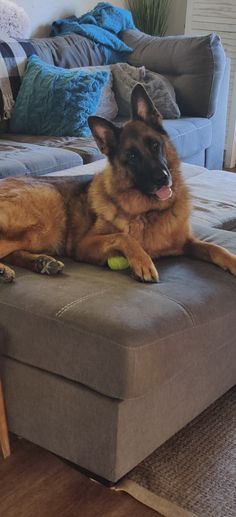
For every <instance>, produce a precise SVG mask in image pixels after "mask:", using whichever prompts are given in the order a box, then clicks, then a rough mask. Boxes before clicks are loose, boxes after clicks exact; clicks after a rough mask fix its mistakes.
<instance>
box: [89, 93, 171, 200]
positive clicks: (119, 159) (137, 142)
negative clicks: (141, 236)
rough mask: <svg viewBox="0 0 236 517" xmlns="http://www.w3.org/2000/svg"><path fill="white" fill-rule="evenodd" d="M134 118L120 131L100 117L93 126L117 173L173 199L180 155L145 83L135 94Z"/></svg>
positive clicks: (146, 192)
mask: <svg viewBox="0 0 236 517" xmlns="http://www.w3.org/2000/svg"><path fill="white" fill-rule="evenodd" d="M131 115H132V119H131V120H130V121H129V122H127V124H126V125H125V126H124V127H122V128H120V127H117V126H115V125H114V124H112V123H111V122H109V121H107V120H105V119H103V118H101V117H97V116H91V117H89V119H88V123H89V127H90V129H91V131H92V134H93V136H94V138H95V140H96V142H97V144H98V147H99V149H100V150H101V151H102V153H103V154H105V155H106V156H107V157H108V159H109V161H110V163H111V164H112V167H113V170H114V171H122V175H123V177H124V174H125V177H126V180H127V181H126V184H127V182H128V185H129V186H130V187H132V186H133V187H134V188H136V189H137V190H138V191H140V192H141V193H142V194H144V195H146V196H150V197H151V198H152V199H153V198H155V199H156V200H167V199H169V198H170V197H171V196H172V180H173V178H172V174H171V172H170V169H171V161H173V159H177V156H176V154H175V152H174V150H173V148H172V146H171V145H170V142H169V138H168V135H167V133H166V131H165V130H164V128H163V125H162V117H161V115H160V113H159V112H158V111H157V110H156V108H155V107H154V105H153V103H152V101H151V99H150V97H149V96H148V94H147V92H146V90H145V89H144V88H143V86H142V85H141V84H137V85H136V86H135V87H134V89H133V91H132V95H131Z"/></svg>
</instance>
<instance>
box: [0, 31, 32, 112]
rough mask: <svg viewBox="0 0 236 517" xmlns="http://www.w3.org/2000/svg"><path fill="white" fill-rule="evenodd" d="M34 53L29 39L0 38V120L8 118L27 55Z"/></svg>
mask: <svg viewBox="0 0 236 517" xmlns="http://www.w3.org/2000/svg"><path fill="white" fill-rule="evenodd" d="M34 53H35V49H34V46H33V44H32V43H31V41H22V42H19V41H17V40H15V39H13V38H12V39H11V38H9V39H7V40H6V41H3V40H0V120H6V119H9V118H10V116H11V112H12V108H13V106H14V102H15V100H16V97H17V94H18V91H19V88H20V85H21V79H22V76H23V74H24V70H25V64H26V61H27V57H29V56H31V55H32V54H34Z"/></svg>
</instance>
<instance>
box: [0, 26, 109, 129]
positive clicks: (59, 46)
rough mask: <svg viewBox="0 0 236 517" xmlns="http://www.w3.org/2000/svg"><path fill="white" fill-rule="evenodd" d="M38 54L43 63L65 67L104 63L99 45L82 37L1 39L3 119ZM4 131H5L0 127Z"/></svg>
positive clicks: (0, 102)
mask: <svg viewBox="0 0 236 517" xmlns="http://www.w3.org/2000/svg"><path fill="white" fill-rule="evenodd" d="M32 54H36V55H38V56H39V57H40V58H41V59H42V60H43V61H46V62H47V63H50V64H52V65H56V66H61V67H63V68H73V67H80V66H92V65H102V64H104V60H105V59H104V53H103V51H102V49H101V48H99V46H98V45H97V44H96V43H94V42H93V41H90V40H89V39H87V38H84V37H82V36H79V35H78V34H71V35H66V36H56V37H55V38H31V39H25V40H20V39H18V40H16V39H9V40H7V41H3V40H0V119H1V120H3V119H8V118H9V117H10V113H11V110H12V107H13V101H15V100H16V97H17V94H18V91H19V88H20V85H21V79H22V76H23V74H24V69H25V64H26V61H27V58H28V57H29V56H31V55H32ZM0 132H1V128H0Z"/></svg>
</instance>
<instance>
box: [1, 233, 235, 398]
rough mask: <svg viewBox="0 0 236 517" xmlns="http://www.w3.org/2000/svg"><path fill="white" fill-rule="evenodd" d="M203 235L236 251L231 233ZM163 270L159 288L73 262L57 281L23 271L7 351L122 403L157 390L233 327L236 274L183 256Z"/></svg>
mask: <svg viewBox="0 0 236 517" xmlns="http://www.w3.org/2000/svg"><path fill="white" fill-rule="evenodd" d="M196 234H197V235H198V236H200V237H203V238H205V239H207V240H210V241H214V242H216V243H218V244H223V245H225V246H226V247H227V248H228V249H229V250H231V251H232V252H234V253H236V234H235V233H233V232H232V233H231V232H230V233H229V232H227V231H225V230H212V229H208V228H201V227H200V228H199V227H197V228H196ZM158 269H159V273H160V279H161V281H160V283H158V284H155V285H154V284H152V285H150V284H149V285H148V284H140V283H138V282H136V281H135V280H134V279H132V278H131V277H130V275H129V272H128V271H127V270H126V271H123V272H112V271H110V270H109V269H107V268H105V267H103V268H100V267H96V266H90V265H86V264H76V263H75V262H72V261H70V260H66V268H65V273H64V274H61V275H59V276H57V277H49V278H48V277H47V278H46V277H43V276H40V275H36V274H34V273H32V272H29V271H26V270H23V269H20V268H17V279H16V282H15V283H13V284H11V285H2V286H1V291H0V306H1V311H0V334H1V335H0V337H1V339H0V343H1V344H0V352H1V353H2V354H4V355H6V356H8V357H11V358H13V359H15V360H17V361H20V362H23V363H26V364H29V365H32V366H35V367H37V368H40V369H42V370H46V371H50V372H52V373H54V374H56V375H61V376H63V377H64V378H67V379H71V380H75V381H77V382H79V383H81V384H84V385H86V386H88V387H90V388H92V389H94V390H96V391H98V392H100V393H102V394H104V395H107V396H111V397H115V398H121V399H127V398H131V397H138V396H142V395H144V394H145V393H146V392H148V391H149V390H151V389H153V386H154V385H155V386H156V388H157V389H158V386H160V385H161V384H162V383H165V382H167V381H168V380H169V379H170V378H172V377H173V376H175V375H181V373H182V375H184V372H185V369H186V368H188V367H189V366H190V365H191V364H192V362H194V361H197V360H198V357H199V353H200V354H201V356H202V354H203V355H204V354H205V351H207V354H208V355H209V354H210V353H212V355H213V356H214V354H215V351H216V350H217V349H220V347H222V346H223V345H224V344H226V343H227V341H230V340H232V335H234V334H235V331H236V326H235V325H236V322H235V304H236V289H233V286H235V287H236V278H235V277H233V276H232V275H230V274H229V273H227V272H225V271H223V270H221V269H220V268H218V267H217V266H214V265H211V264H207V263H203V262H201V261H197V260H193V259H187V258H183V257H179V258H176V257H175V258H173V257H172V258H167V259H164V258H163V259H161V260H158ZM229 293H230V296H229ZM206 307H207V310H206ZM13 321H14V325H12V322H13ZM226 374H227V373H226Z"/></svg>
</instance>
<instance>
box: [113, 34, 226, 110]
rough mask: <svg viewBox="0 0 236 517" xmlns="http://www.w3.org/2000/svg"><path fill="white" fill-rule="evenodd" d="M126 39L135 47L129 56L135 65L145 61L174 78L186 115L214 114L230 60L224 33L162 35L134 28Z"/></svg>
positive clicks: (148, 66)
mask: <svg viewBox="0 0 236 517" xmlns="http://www.w3.org/2000/svg"><path fill="white" fill-rule="evenodd" d="M122 39H123V41H124V42H125V43H126V44H127V45H129V46H130V47H132V48H133V49H134V51H133V52H132V54H131V55H130V56H129V59H128V62H129V63H130V64H131V65H134V66H140V65H143V64H145V66H146V67H147V68H149V69H150V70H153V71H154V72H158V73H159V74H162V75H164V76H165V77H167V78H168V79H169V80H170V81H171V83H172V84H173V86H174V89H175V93H176V100H177V104H178V106H179V109H180V111H181V113H182V115H186V116H192V117H211V116H212V115H214V113H215V111H216V107H217V102H218V95H219V89H220V81H219V78H220V77H221V76H222V73H223V71H224V69H225V63H226V60H225V53H224V49H223V47H222V44H221V40H220V36H218V35H217V34H215V33H213V34H208V35H206V36H166V37H161V38H159V37H154V36H149V35H147V34H144V33H143V32H140V31H138V30H130V31H126V32H123V33H122ZM213 71H214V72H213Z"/></svg>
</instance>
